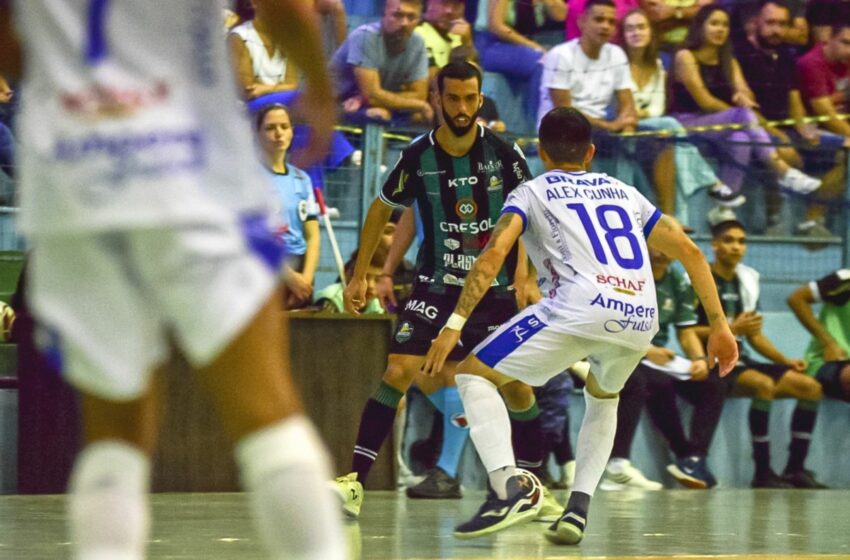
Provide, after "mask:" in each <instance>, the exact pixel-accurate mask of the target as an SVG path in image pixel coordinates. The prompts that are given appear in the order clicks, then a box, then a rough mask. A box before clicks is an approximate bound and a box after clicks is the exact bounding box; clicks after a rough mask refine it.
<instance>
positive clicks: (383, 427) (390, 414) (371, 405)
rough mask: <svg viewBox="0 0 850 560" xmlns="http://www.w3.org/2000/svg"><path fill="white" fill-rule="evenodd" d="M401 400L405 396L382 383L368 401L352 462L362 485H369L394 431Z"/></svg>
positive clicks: (352, 466)
mask: <svg viewBox="0 0 850 560" xmlns="http://www.w3.org/2000/svg"><path fill="white" fill-rule="evenodd" d="M402 396H404V393H402V392H401V391H399V390H398V389H396V388H394V387H391V386H389V385H387V384H386V383H384V382H381V385H380V386H379V387H378V389H377V391H375V394H374V395H372V398H370V399H369V400H368V401H366V407H365V408H364V409H363V415H362V416H361V417H360V430H359V431H358V432H357V444H356V445H355V446H354V454H353V455H352V458H351V470H352V471H354V472H356V473H357V480H359V481H360V482H361V483H364V482H366V477H367V476H369V471H370V470H371V469H372V465H373V464H374V463H375V459H377V458H378V451H379V450H380V449H381V445H383V443H384V440H385V439H387V436H388V435H389V434H390V432H391V431H392V429H393V422H394V421H395V414H396V409H397V408H398V403H399V401H400V400H401V397H402Z"/></svg>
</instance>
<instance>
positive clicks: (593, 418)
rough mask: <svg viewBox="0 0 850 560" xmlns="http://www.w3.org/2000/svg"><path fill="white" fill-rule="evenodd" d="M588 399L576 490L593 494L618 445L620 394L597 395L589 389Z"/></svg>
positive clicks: (578, 443)
mask: <svg viewBox="0 0 850 560" xmlns="http://www.w3.org/2000/svg"><path fill="white" fill-rule="evenodd" d="M584 402H585V405H586V407H585V411H584V420H582V422H581V429H580V430H579V432H578V440H577V441H576V480H575V483H574V484H573V492H584V493H585V494H588V495H590V496H593V492H594V490H596V485H597V484H599V479H601V478H602V473H603V472H605V465H606V463H607V462H608V457H610V456H611V450H612V449H613V448H614V434H615V433H616V432H617V405H618V404H619V403H620V398H619V397H617V398H614V399H597V398H596V397H594V396H593V395H591V394H590V393H588V392H587V390H585V391H584Z"/></svg>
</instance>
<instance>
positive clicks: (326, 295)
mask: <svg viewBox="0 0 850 560" xmlns="http://www.w3.org/2000/svg"><path fill="white" fill-rule="evenodd" d="M356 262H357V251H356V250H355V251H354V252H353V253H351V257H349V259H348V261H346V263H345V276H346V278H345V280H343V281H340V282H335V283H333V284H331V285H330V286H327V287H325V288H323V289H322V290H320V291H318V292H317V293H316V297H315V302H314V307H316V308H318V310H319V311H326V312H330V313H345V306H344V305H343V297H342V293H343V291H345V285H346V284H347V283H348V279H349V278H351V275H352V274H353V273H354V263H356ZM383 264H384V263H383V262H382V261H380V260H379V258H378V255H377V253H376V254H375V255H374V256H373V257H372V262H371V263H369V269H368V270H367V271H366V298H365V300H364V301H363V304H362V305H361V306H360V309H358V311H359V312H360V313H376V314H382V313H385V311H384V308H383V307H381V302H380V301H379V300H378V292H377V289H376V286H377V283H378V278H379V277H380V276H381V267H382V266H383Z"/></svg>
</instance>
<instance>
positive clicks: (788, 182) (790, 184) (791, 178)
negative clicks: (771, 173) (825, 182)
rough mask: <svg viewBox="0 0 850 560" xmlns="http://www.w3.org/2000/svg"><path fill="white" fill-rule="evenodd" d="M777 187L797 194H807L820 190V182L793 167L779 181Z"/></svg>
mask: <svg viewBox="0 0 850 560" xmlns="http://www.w3.org/2000/svg"><path fill="white" fill-rule="evenodd" d="M778 182H779V186H780V187H783V188H786V189H788V190H789V191H794V192H795V193H798V194H809V193H811V192H814V191H816V190H818V189H819V188H820V185H821V180H820V179H815V178H814V177H809V176H808V175H806V174H805V173H803V172H802V171H800V170H798V169H794V168H793V167H792V168H791V169H789V170H788V171H786V172H785V175H783V176H782V177H781V178H780V179H779V181H778Z"/></svg>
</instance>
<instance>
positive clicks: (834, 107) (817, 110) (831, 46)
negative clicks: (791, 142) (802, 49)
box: [797, 20, 850, 138]
mask: <svg viewBox="0 0 850 560" xmlns="http://www.w3.org/2000/svg"><path fill="white" fill-rule="evenodd" d="M797 80H798V84H799V86H800V95H801V96H802V97H803V102H804V103H805V106H806V108H808V110H809V111H811V112H812V113H813V114H815V115H817V116H820V117H829V120H828V121H826V122H825V123H823V124H822V125H821V126H823V127H824V128H826V129H827V130H828V131H830V132H833V133H835V134H840V135H841V136H843V137H844V138H850V123H848V122H847V121H846V120H844V119H841V118H838V115H843V114H846V113H847V111H848V110H850V20H841V21H840V22H837V23H835V24H834V26H833V27H832V34H831V36H830V37H829V39H828V40H827V41H826V42H825V43H818V44H816V45H815V46H814V47H812V49H811V50H810V51H809V52H807V53H806V54H805V55H803V56H802V57H800V59H799V60H798V61H797Z"/></svg>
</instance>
